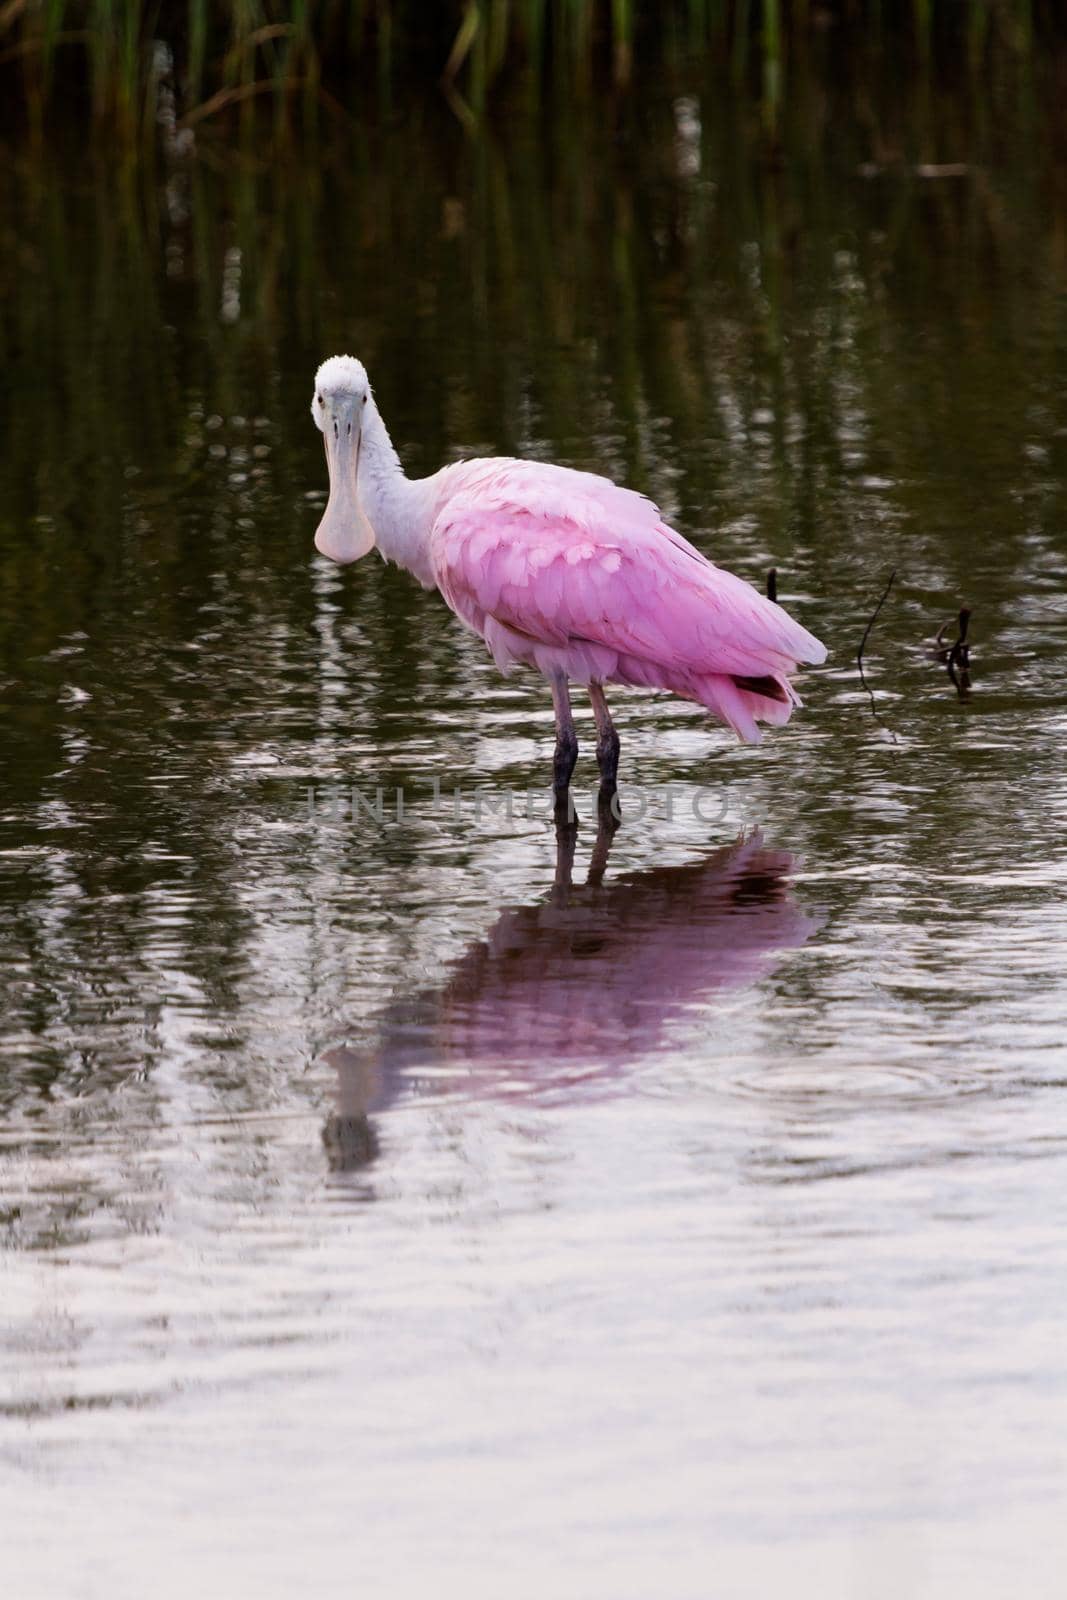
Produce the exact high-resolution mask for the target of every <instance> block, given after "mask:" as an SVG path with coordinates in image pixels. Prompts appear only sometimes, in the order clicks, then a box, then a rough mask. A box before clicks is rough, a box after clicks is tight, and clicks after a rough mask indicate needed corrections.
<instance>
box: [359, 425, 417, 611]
mask: <svg viewBox="0 0 1067 1600" xmlns="http://www.w3.org/2000/svg"><path fill="white" fill-rule="evenodd" d="M431 482H432V480H431V479H429V478H423V479H411V478H408V477H406V476H405V474H404V469H403V467H402V466H401V465H400V457H399V456H398V455H397V453H396V451H395V450H394V448H393V441H392V440H391V439H390V437H389V432H388V429H387V428H386V426H385V423H384V422H383V421H382V416H381V412H380V411H379V410H378V407H377V405H376V404H375V402H374V396H373V395H370V396H369V397H368V400H367V404H366V407H365V409H364V412H363V435H362V439H361V442H360V451H359V478H358V482H357V486H356V487H357V492H358V494H359V502H360V507H361V509H362V511H363V515H364V516H365V517H366V518H367V521H368V522H369V523H370V525H371V527H372V528H373V530H374V542H375V543H376V544H377V546H378V549H379V550H380V551H381V553H382V555H383V556H384V557H385V559H386V560H387V561H394V562H396V564H397V565H398V566H401V567H406V568H407V570H408V571H409V572H411V573H414V575H415V577H416V578H418V580H419V582H420V583H421V584H423V585H424V586H425V587H426V588H428V589H429V588H433V587H434V583H435V580H434V577H433V572H432V569H431V567H430V557H429V537H430V527H431V524H432V521H433V499H434V497H433V494H432V492H429V491H428V489H427V486H428V485H429V484H430V483H431Z"/></svg>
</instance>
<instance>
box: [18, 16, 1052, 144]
mask: <svg viewBox="0 0 1067 1600" xmlns="http://www.w3.org/2000/svg"><path fill="white" fill-rule="evenodd" d="M1063 16H1064V13H1063V8H1062V6H1060V5H1059V4H1058V3H1057V0H906V3H901V4H891V3H887V0H825V3H817V0H792V3H789V0H293V3H290V4H283V3H281V0H159V3H158V4H155V5H145V4H141V3H140V0H0V90H2V96H0V105H2V106H3V117H4V119H5V121H6V122H7V123H8V125H9V127H10V128H15V129H22V130H26V131H29V132H30V133H31V134H32V133H36V134H37V135H40V134H41V133H42V132H43V131H44V130H45V129H46V128H47V127H48V125H49V122H50V120H51V119H52V118H54V116H55V115H56V113H57V111H59V110H62V111H63V112H64V113H65V114H66V115H69V114H71V113H73V114H75V115H76V117H77V118H78V119H79V121H81V122H82V123H89V124H91V125H92V126H93V127H94V128H95V129H97V130H100V129H101V128H105V127H106V128H109V129H111V130H113V131H118V132H120V133H121V134H122V136H123V139H124V140H125V141H126V143H127V144H128V145H129V144H136V145H139V146H141V147H142V148H143V147H144V146H145V145H146V144H147V145H149V146H151V145H153V144H155V143H156V142H157V141H158V140H159V137H160V135H161V133H162V134H163V135H164V136H167V135H173V134H179V135H180V134H182V133H185V132H188V131H190V130H192V129H194V128H195V127H197V125H199V124H202V123H204V122H205V121H206V120H208V119H219V118H223V119H225V118H227V117H228V116H230V115H232V113H233V112H234V110H235V109H236V108H238V107H243V108H245V118H246V125H247V118H248V115H249V108H251V107H252V106H253V105H255V106H256V108H257V110H256V113H254V115H255V116H256V121H257V126H258V129H259V132H260V135H262V133H263V122H262V118H260V117H259V116H258V109H259V107H260V106H261V105H262V104H263V103H266V105H268V106H269V107H270V112H271V119H270V120H271V126H272V127H273V131H274V134H275V136H284V135H286V134H287V133H288V132H290V131H291V130H292V128H293V127H294V125H299V126H301V127H302V128H303V129H305V130H306V129H307V128H308V127H309V126H313V125H314V124H315V123H316V121H317V120H318V119H319V118H320V117H321V116H323V115H328V116H331V117H335V118H340V119H342V120H344V119H348V118H352V117H355V118H357V119H362V118H363V117H364V116H365V114H366V112H367V109H368V107H372V108H373V109H374V110H375V111H376V112H382V111H384V112H386V113H387V112H388V111H389V110H390V108H391V105H392V100H393V96H394V95H395V94H396V93H397V92H398V89H399V88H402V87H403V86H405V85H410V84H411V83H413V82H414V83H419V84H424V85H426V86H428V87H432V86H434V85H440V87H441V89H442V90H443V92H444V93H445V95H446V96H447V97H448V99H449V101H450V103H451V104H452V107H453V109H454V110H455V111H456V113H457V115H459V116H460V118H461V119H462V120H464V121H465V122H467V123H468V124H473V123H475V122H477V120H478V119H479V118H481V116H482V115H483V114H485V113H486V112H487V111H491V110H492V108H493V106H494V105H500V104H502V103H504V102H510V101H511V99H512V91H515V90H517V89H521V91H522V99H523V100H524V101H525V103H526V105H527V106H532V107H536V106H538V105H541V104H543V103H545V102H546V101H552V102H556V101H558V100H559V98H560V97H561V96H563V95H573V94H575V93H581V92H582V91H583V90H588V89H590V88H592V87H596V88H598V89H600V88H603V87H605V86H607V87H610V88H612V89H613V90H614V91H615V92H616V93H617V94H619V95H622V94H625V92H626V91H627V90H628V89H630V88H631V87H632V86H633V85H634V84H635V82H637V81H638V80H640V79H641V78H642V76H643V75H645V74H647V73H649V72H655V73H656V74H662V73H663V72H664V70H668V71H674V72H677V73H679V74H684V73H686V72H688V71H691V70H692V67H693V65H694V62H697V61H699V62H700V63H702V64H703V66H704V67H705V68H710V69H712V70H715V71H716V72H717V73H718V74H719V75H720V76H725V77H726V78H727V79H728V80H730V81H731V82H733V83H734V84H735V85H741V86H744V87H745V88H747V89H750V90H751V91H753V92H754V94H755V95H756V97H757V99H758V100H759V101H760V103H761V105H762V107H763V112H764V121H765V125H766V127H768V128H769V129H771V130H772V131H774V130H775V129H776V128H777V125H778V115H779V108H780V106H781V104H782V102H783V99H784V96H785V94H786V92H787V87H788V85H789V82H790V79H791V77H792V75H793V74H794V73H795V72H797V71H799V72H800V73H801V74H804V73H807V72H809V71H810V70H811V68H812V64H813V62H814V63H815V65H816V67H817V68H818V69H819V70H821V71H823V72H826V73H832V74H833V75H834V76H835V77H837V78H839V79H840V78H851V77H852V75H853V73H854V72H855V71H856V70H857V66H858V65H862V59H863V57H864V56H865V55H868V54H869V53H870V52H872V51H875V52H878V53H879V54H883V55H884V54H885V53H886V52H889V53H890V54H891V55H892V56H893V57H894V58H895V61H894V63H893V64H892V66H891V70H893V71H897V70H899V71H900V72H902V73H918V74H919V75H924V74H927V73H929V72H931V71H932V70H934V69H936V68H937V67H939V66H940V67H944V66H950V67H951V68H953V69H954V70H955V71H957V72H959V73H961V74H963V75H964V76H966V77H969V78H970V79H972V80H973V81H974V82H975V83H976V84H983V83H986V82H987V81H988V80H989V79H990V77H991V76H993V77H995V76H996V75H998V74H999V73H1001V72H1003V71H1004V70H1012V68H1013V67H1018V66H1019V65H1020V64H1022V65H1023V66H1027V67H1033V66H1037V65H1038V64H1039V63H1040V62H1041V61H1042V60H1043V59H1045V58H1047V56H1048V53H1049V51H1050V49H1051V48H1052V47H1053V46H1054V45H1055V43H1056V41H1057V38H1058V36H1059V34H1060V33H1061V31H1062V27H1063Z"/></svg>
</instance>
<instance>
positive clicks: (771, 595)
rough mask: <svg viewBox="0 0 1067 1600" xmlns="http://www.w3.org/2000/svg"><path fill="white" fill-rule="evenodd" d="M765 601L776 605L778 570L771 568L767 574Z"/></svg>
mask: <svg viewBox="0 0 1067 1600" xmlns="http://www.w3.org/2000/svg"><path fill="white" fill-rule="evenodd" d="M767 599H768V600H773V601H775V603H777V600H778V568H777V567H772V568H771V570H770V572H768V574H767Z"/></svg>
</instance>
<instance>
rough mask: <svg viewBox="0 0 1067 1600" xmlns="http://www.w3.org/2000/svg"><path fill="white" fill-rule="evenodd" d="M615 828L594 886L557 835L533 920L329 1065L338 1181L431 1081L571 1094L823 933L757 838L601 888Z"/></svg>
mask: <svg viewBox="0 0 1067 1600" xmlns="http://www.w3.org/2000/svg"><path fill="white" fill-rule="evenodd" d="M614 831H615V828H614V825H613V824H612V823H611V821H610V819H608V820H607V821H602V822H601V826H600V829H599V832H598V834H597V839H596V843H595V845H594V847H593V853H592V857H591V859H590V866H589V872H588V875H587V878H586V882H585V883H584V884H583V885H580V886H576V885H574V884H573V882H572V875H573V868H574V856H575V846H576V838H577V829H576V827H575V826H574V825H573V824H571V825H567V824H565V823H561V824H558V825H557V829H556V875H555V881H554V883H553V885H552V889H551V891H550V892H549V894H548V895H547V896H546V897H545V898H544V899H542V900H540V901H538V902H536V903H535V904H534V905H528V906H518V907H516V908H513V909H509V910H505V911H502V912H501V913H500V915H499V917H498V918H497V920H496V922H495V923H494V924H493V926H492V927H491V928H490V929H489V931H488V933H487V934H486V935H485V937H484V939H479V940H477V941H476V942H475V943H474V944H472V945H471V946H470V947H469V949H468V950H467V951H466V952H465V953H464V954H463V955H462V956H460V957H459V959H458V960H457V961H456V962H454V963H453V965H452V966H451V968H450V969H449V972H448V975H447V977H446V979H445V981H444V982H443V983H441V984H440V985H439V986H438V987H435V988H427V989H422V990H418V991H416V992H414V993H412V994H410V995H408V996H405V997H403V998H401V999H398V1000H396V1001H394V1002H392V1003H391V1004H390V1005H389V1006H387V1007H386V1008H385V1009H384V1010H383V1012H382V1013H381V1015H380V1016H379V1018H378V1019H377V1027H376V1034H377V1037H376V1040H375V1042H373V1043H372V1044H370V1045H368V1046H367V1047H364V1048H358V1049H357V1048H354V1047H351V1046H348V1045H345V1046H342V1047H340V1048H337V1049H333V1050H328V1051H326V1052H325V1053H324V1055H323V1057H322V1059H323V1060H324V1061H325V1062H326V1063H328V1065H330V1066H331V1067H332V1068H333V1069H334V1070H335V1072H336V1074H337V1087H336V1092H335V1093H336V1110H335V1112H334V1113H333V1115H331V1116H330V1117H329V1119H328V1121H327V1124H326V1128H325V1130H324V1135H323V1137H324V1143H325V1146H326V1150H327V1153H328V1157H329V1161H330V1165H331V1167H332V1168H333V1170H334V1171H338V1172H351V1171H354V1170H356V1169H358V1168H359V1167H362V1166H365V1165H366V1164H367V1163H368V1162H370V1161H372V1160H373V1159H374V1157H375V1155H376V1154H377V1150H378V1145H377V1138H376V1135H375V1132H374V1128H373V1124H372V1122H371V1120H370V1115H371V1113H373V1112H374V1111H376V1110H380V1109H381V1108H382V1107H384V1106H386V1105H388V1104H389V1103H390V1102H391V1101H393V1100H395V1099H396V1098H397V1096H398V1095H400V1094H402V1093H403V1092H404V1090H405V1089H406V1088H411V1087H412V1086H413V1085H414V1084H417V1082H418V1079H419V1077H420V1074H422V1075H425V1076H427V1077H430V1076H432V1077H433V1078H434V1079H435V1080H440V1079H442V1078H443V1079H444V1080H445V1082H446V1083H447V1084H448V1085H449V1086H450V1087H455V1086H457V1085H460V1086H462V1087H463V1088H464V1089H465V1090H466V1091H468V1092H474V1093H476V1094H481V1095H489V1094H504V1093H506V1094H509V1095H515V1096H519V1095H522V1094H531V1093H536V1094H538V1095H541V1096H555V1097H559V1096H561V1095H574V1094H577V1093H580V1092H582V1090H583V1088H585V1089H587V1088H588V1087H589V1086H591V1085H595V1084H603V1083H604V1082H605V1081H606V1080H609V1079H610V1078H611V1077H613V1076H616V1075H618V1074H619V1073H620V1072H621V1071H622V1070H623V1069H624V1068H625V1067H626V1066H627V1065H628V1064H629V1063H631V1062H633V1061H634V1060H636V1059H637V1058H639V1057H641V1056H643V1055H647V1054H649V1053H651V1052H653V1051H655V1050H657V1049H658V1048H661V1046H662V1044H663V1042H664V1040H665V1038H666V1036H667V1034H668V1032H669V1029H670V1026H671V1024H672V1022H673V1021H675V1020H676V1019H677V1018H679V1017H680V1016H681V1015H682V1014H683V1013H684V1012H685V1011H686V1009H687V1008H689V1007H691V1006H693V1005H695V1004H698V1003H700V1002H705V1001H707V1000H708V998H709V997H712V996H714V995H715V994H716V993H717V992H719V991H722V990H728V989H735V988H738V987H741V986H743V985H745V984H748V983H751V982H752V981H754V980H755V979H756V978H758V977H760V976H762V975H763V974H764V973H766V972H767V971H768V970H769V968H770V966H771V965H772V962H773V957H774V956H775V954H776V953H777V952H780V951H784V950H791V949H795V948H796V947H797V946H799V945H802V944H803V943H804V942H805V940H806V939H807V938H808V936H809V935H810V933H811V932H812V931H813V929H814V928H815V927H816V926H817V922H816V920H815V919H814V918H812V917H809V916H808V915H807V914H806V913H805V912H804V911H803V910H802V909H801V908H800V906H799V905H798V904H797V902H796V900H795V899H794V897H793V893H792V888H791V885H790V881H789V880H790V876H791V874H792V872H793V871H794V869H795V866H796V861H795V857H794V856H792V855H791V854H790V853H789V852H788V851H786V850H774V849H771V848H769V847H768V846H767V845H765V844H764V842H763V840H762V838H761V837H760V836H759V834H750V835H749V836H747V837H743V838H741V839H739V840H738V841H737V842H735V843H734V844H731V845H728V846H725V847H724V848H720V849H718V850H715V851H713V852H712V853H711V854H710V855H707V856H705V857H704V858H703V859H702V860H700V861H697V862H694V863H692V864H689V865H686V866H671V867H652V868H650V869H647V870H645V871H641V872H631V873H626V874H624V875H623V876H622V877H619V878H616V879H614V880H612V881H611V882H605V872H606V867H607V860H608V853H609V851H610V848H611V840H612V837H613V834H614Z"/></svg>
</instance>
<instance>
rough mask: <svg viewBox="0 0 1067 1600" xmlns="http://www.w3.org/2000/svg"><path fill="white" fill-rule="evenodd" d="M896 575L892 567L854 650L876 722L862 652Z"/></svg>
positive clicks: (895, 570) (875, 708) (890, 731)
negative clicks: (857, 647) (879, 597)
mask: <svg viewBox="0 0 1067 1600" xmlns="http://www.w3.org/2000/svg"><path fill="white" fill-rule="evenodd" d="M896 575H897V569H896V567H894V568H893V570H892V572H891V573H890V574H889V578H888V579H887V581H886V586H885V588H884V589H883V590H882V596H881V599H880V600H879V601H878V604H877V605H876V606H875V608H874V610H873V611H872V612H871V620H870V621H869V622H868V624H867V626H866V627H865V628H864V630H863V638H862V639H861V640H860V644H859V649H858V650H857V651H856V665H857V667H859V669H860V682H861V683H862V685H863V687H864V688H865V689H866V691H867V694H868V696H869V697H870V702H871V711H872V713H873V714H874V717H875V719H876V720H877V721H878V722H882V719H881V717H880V716H879V715H878V707H877V706H876V704H875V700H874V690H873V689H872V688H871V686H870V684H869V683H868V682H867V674H866V673H865V672H864V670H863V652H864V650H866V648H867V640H868V639H869V638H870V636H871V629H872V628H873V627H874V625H875V623H876V622H877V621H878V613H879V611H881V609H882V607H883V606H884V605H885V603H886V600H887V599H888V598H889V591H890V589H891V588H892V587H893V580H894V578H895V577H896ZM882 726H883V727H885V726H886V724H885V723H884V722H883V723H882ZM888 731H889V733H890V734H892V737H893V738H894V739H895V738H896V734H895V733H893V730H892V728H890V729H889V730H888Z"/></svg>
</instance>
